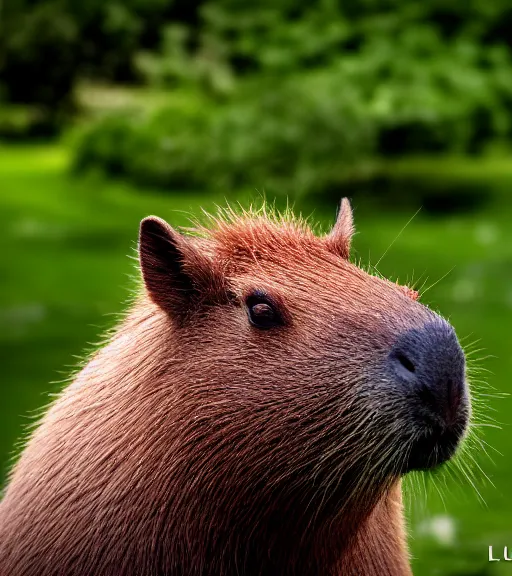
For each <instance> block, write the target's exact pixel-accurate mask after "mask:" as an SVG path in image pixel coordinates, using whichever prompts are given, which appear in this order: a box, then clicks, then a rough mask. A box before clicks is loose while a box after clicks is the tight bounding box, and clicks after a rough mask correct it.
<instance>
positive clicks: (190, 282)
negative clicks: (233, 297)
mask: <svg viewBox="0 0 512 576" xmlns="http://www.w3.org/2000/svg"><path fill="white" fill-rule="evenodd" d="M139 259H140V267H141V271H142V277H143V279H144V284H145V286H146V290H147V292H148V294H149V296H150V298H151V299H152V300H153V302H155V304H157V305H158V306H160V307H161V308H162V309H164V310H165V311H166V312H168V313H169V314H170V315H172V316H184V315H186V314H187V313H189V312H190V311H191V308H192V306H193V305H194V303H195V302H197V301H198V300H201V299H203V297H206V295H207V293H208V291H210V290H212V288H213V287H214V286H215V274H214V271H213V267H212V263H211V262H210V260H209V259H208V258H207V257H206V256H204V255H203V254H202V253H201V252H200V251H199V250H198V248H197V247H196V246H194V244H193V243H192V241H191V239H190V238H188V237H186V236H184V235H182V234H180V233H179V232H177V231H176V230H174V229H173V228H172V227H171V226H169V224H167V222H165V220H162V219H161V218H158V217H156V216H149V217H148V218H144V220H142V222H141V224H140V233H139Z"/></svg>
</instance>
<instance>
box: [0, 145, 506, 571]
mask: <svg viewBox="0 0 512 576" xmlns="http://www.w3.org/2000/svg"><path fill="white" fill-rule="evenodd" d="M67 164H68V157H67V153H66V148H64V147H63V146H59V145H51V146H48V145H47V146H32V147H15V146H11V147H0V238H1V242H2V246H3V247H4V256H3V257H2V259H1V260H0V327H1V328H2V329H1V330H0V362H1V366H2V370H1V375H2V394H1V399H2V401H1V404H0V469H1V474H0V482H1V480H2V478H4V477H5V472H6V470H7V468H8V459H9V456H10V455H12V454H13V453H14V445H15V442H16V441H18V440H19V439H20V438H21V437H22V434H23V430H24V428H25V427H26V426H27V424H28V423H30V422H31V421H32V416H33V415H34V413H37V412H38V411H39V410H40V408H41V406H44V405H45V404H46V403H47V402H48V399H49V398H48V393H49V392H55V391H57V390H59V388H60V387H61V385H62V384H61V383H62V381H63V380H64V379H65V378H66V376H67V374H68V373H69V372H70V371H71V370H72V369H73V366H75V365H76V363H77V361H78V360H77V359H78V358H80V357H83V355H84V353H85V352H86V351H87V350H88V349H90V348H91V347H92V346H93V345H94V343H95V342H98V341H99V340H100V338H101V335H102V333H103V332H104V331H105V329H107V328H108V327H110V326H111V325H112V324H113V323H114V322H115V321H116V313H118V312H120V311H121V310H123V308H124V303H125V302H126V301H127V299H129V297H130V294H131V290H133V288H134V286H135V285H136V277H137V270H136V267H135V261H134V259H133V257H134V255H135V251H134V250H135V247H136V238H137V227H138V222H139V220H140V219H141V218H142V217H143V216H145V215H148V214H152V213H154V214H158V215H160V216H162V217H164V218H166V219H168V220H169V221H170V222H172V223H173V224H175V225H183V224H187V220H188V217H189V215H191V214H194V213H197V212H198V210H199V207H204V208H206V209H212V208H213V207H214V204H215V203H216V202H217V203H221V204H223V203H224V198H223V197H222V196H218V197H214V196H212V195H209V194H204V193H202V194H201V193H197V194H191V193H186V194H185V193H180V192H178V191H176V192H168V191H167V192H162V191H157V190H144V189H137V190H135V189H133V188H132V187H130V186H129V185H126V184H124V183H122V182H112V181H105V180H104V179H103V178H101V177H100V176H98V175H88V176H87V177H83V176H82V177H80V178H77V177H74V176H72V175H70V174H69V172H68V170H67ZM465 166H466V169H465V168H464V162H459V163H458V164H456V166H455V168H454V169H453V170H450V164H449V163H446V162H443V163H442V165H441V164H439V166H438V168H439V169H436V164H429V163H426V164H425V163H420V164H419V168H418V166H416V168H415V169H414V170H415V174H416V176H417V174H418V173H421V171H422V170H423V171H424V172H425V179H426V182H422V190H424V189H425V188H428V187H431V189H432V191H433V192H432V195H430V196H429V195H427V196H424V197H425V198H427V200H428V202H426V205H427V208H428V209H423V210H421V211H420V212H419V214H418V215H417V216H416V217H415V218H414V219H413V220H412V221H411V222H410V223H409V225H408V226H407V227H406V228H405V229H404V230H403V232H402V233H401V234H400V235H399V237H398V238H397V235H398V234H399V232H400V231H401V229H402V228H403V226H404V224H405V223H406V222H407V221H408V220H409V219H410V217H411V216H412V215H413V214H414V213H415V211H416V208H417V207H418V202H417V201H416V200H415V199H414V198H415V196H413V194H412V192H409V197H410V198H412V199H411V200H410V201H409V202H400V206H401V208H400V209H398V208H397V207H396V205H394V204H391V203H390V202H388V203H384V202H381V201H378V199H377V200H372V201H369V200H366V199H364V198H361V197H360V196H357V195H356V197H355V200H354V208H355V217H356V225H357V229H358V232H359V233H358V234H357V235H356V237H355V251H356V253H357V255H358V256H359V257H360V258H361V259H362V261H363V262H367V261H368V259H370V260H371V262H372V263H373V264H375V263H377V261H378V260H379V259H380V258H381V256H382V255H383V254H385V256H384V257H383V258H382V260H381V261H380V262H379V265H378V268H379V270H380V271H381V272H382V273H384V274H387V275H390V276H392V277H393V278H396V277H398V278H400V280H401V281H403V282H405V281H406V280H411V278H413V277H414V279H417V280H418V284H419V285H420V286H421V285H422V284H423V283H424V282H425V289H424V290H426V291H425V296H424V298H423V301H425V302H426V303H428V304H429V305H431V306H433V307H434V308H435V309H437V310H439V311H440V312H441V313H443V315H445V316H447V317H449V319H450V320H451V321H452V322H453V324H454V325H455V327H456V329H457V332H458V334H459V336H460V337H461V339H462V340H463V343H464V344H466V343H472V342H475V344H474V346H473V348H475V349H481V351H480V352H477V353H476V354H475V355H476V356H477V357H478V356H480V357H485V356H488V358H487V359H484V360H481V361H480V362H479V366H481V367H483V368H485V369H486V370H488V371H489V372H488V373H487V372H484V373H483V374H480V377H483V378H485V379H487V381H488V383H489V386H487V385H484V384H481V383H478V382H476V381H475V382H474V383H473V385H474V386H475V388H477V387H478V388H480V392H479V394H480V397H481V398H482V400H483V401H484V402H486V403H487V405H488V408H487V409H481V410H480V413H481V415H478V418H479V419H486V420H489V419H490V418H493V419H495V420H497V421H498V422H501V423H502V428H501V429H495V428H487V427H486V428H482V429H481V430H480V432H481V433H484V434H485V436H484V437H483V438H484V440H485V442H486V443H488V445H489V446H488V447H487V451H488V453H489V456H486V455H485V454H484V453H483V450H481V449H479V450H477V449H475V457H476V458H477V461H478V462H479V465H480V466H481V467H482V469H483V471H484V472H485V474H486V475H487V476H488V477H489V479H490V480H486V479H485V477H484V475H483V474H482V473H481V472H480V471H479V470H478V468H475V478H474V480H473V483H474V486H472V485H471V484H470V482H469V481H468V480H467V479H463V478H462V477H459V478H457V479H455V478H454V479H451V477H450V476H449V475H444V476H442V477H440V478H437V479H434V478H429V479H427V481H426V482H425V484H423V481H422V479H421V478H416V481H415V482H411V481H409V482H408V485H409V484H411V485H412V484H414V486H408V491H407V492H408V495H407V506H408V510H409V517H410V522H409V524H410V533H411V545H412V552H413V555H414V557H415V560H414V569H415V574H417V575H419V576H427V575H435V574H438V575H446V576H447V575H451V576H454V575H456V574H457V575H460V576H463V575H464V576H469V575H470V574H473V575H474V576H476V575H477V574H478V575H484V574H497V575H499V574H507V573H512V568H510V564H508V563H504V562H500V563H493V564H489V563H488V562H487V553H488V546H489V545H493V546H494V548H495V550H497V551H499V549H500V547H501V548H502V547H503V545H507V544H509V545H510V546H512V499H510V498H509V497H508V488H509V486H510V478H511V477H512V429H511V427H510V424H511V422H512V417H511V416H510V413H511V409H510V400H508V399H506V398H505V399H502V398H490V397H489V396H487V395H488V394H491V393H493V392H495V391H502V392H509V391H510V388H511V386H510V383H509V375H510V374H511V373H512V354H511V349H510V346H511V338H510V330H511V325H512V322H511V320H512V226H511V222H512V196H509V194H508V188H509V187H510V184H511V183H512V170H511V165H509V164H504V163H503V162H501V163H500V164H499V167H493V165H492V164H489V163H486V162H483V161H482V162H481V163H480V165H477V164H476V163H468V162H467V161H466V165H465ZM494 168H496V169H494ZM396 169H397V171H399V172H400V174H401V176H404V175H405V178H406V179H405V180H404V182H405V181H406V182H408V183H409V184H410V182H411V180H410V179H411V173H410V172H411V170H409V171H408V170H407V168H406V167H405V168H404V167H403V166H399V167H397V168H396ZM431 173H433V174H434V175H436V174H437V175H436V176H435V177H432V178H430V176H429V174H431ZM453 179H456V180H457V181H458V182H462V184H464V182H465V180H467V181H468V185H469V183H470V181H474V180H478V181H479V186H480V188H479V189H478V191H475V192H474V194H475V199H476V200H475V202H468V203H465V204H464V205H463V206H459V209H458V211H456V212H453V213H451V214H447V213H446V212H444V211H443V212H442V213H441V212H439V210H437V209H436V208H435V207H436V202H435V201H433V200H432V198H434V200H435V198H436V197H437V196H436V190H438V187H439V186H440V185H441V184H442V182H443V181H446V180H450V181H452V180H453ZM409 190H411V188H409ZM412 190H414V189H413V188H412ZM400 193H401V194H402V195H403V194H405V192H403V191H401V192H400ZM374 196H375V192H374ZM239 197H240V198H242V200H243V201H246V200H247V194H241V195H231V196H229V198H230V199H238V198H239ZM394 198H395V200H396V199H397V198H398V196H397V195H396V193H395V197H394ZM297 209H302V210H303V211H304V212H305V213H306V214H312V218H313V220H319V221H321V222H322V223H323V224H324V226H327V225H328V224H329V222H331V221H332V219H333V218H334V212H335V199H334V198H333V197H330V198H329V199H326V198H324V199H322V200H317V201H315V200H314V199H309V200H308V199H305V200H302V201H301V202H300V203H298V204H297ZM395 240H396V241H395ZM391 244H392V245H391ZM390 245H391V247H390ZM388 247H390V249H389V251H387V249H388ZM431 285H432V288H431V289H428V287H429V286H431ZM491 387H492V389H491ZM494 389H495V390H494ZM497 451H498V452H499V453H498V452H497ZM491 458H492V460H493V461H494V463H493V462H492V461H491ZM446 478H448V479H447V480H446ZM409 488H410V489H409ZM477 491H478V493H479V494H480V496H478V495H477ZM491 568H492V569H491ZM507 569H508V570H507Z"/></svg>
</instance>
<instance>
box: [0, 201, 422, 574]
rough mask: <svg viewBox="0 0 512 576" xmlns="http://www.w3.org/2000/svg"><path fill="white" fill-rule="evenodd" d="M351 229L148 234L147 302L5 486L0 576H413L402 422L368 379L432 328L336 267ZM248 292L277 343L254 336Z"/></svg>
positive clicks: (284, 227) (258, 220) (259, 219)
mask: <svg viewBox="0 0 512 576" xmlns="http://www.w3.org/2000/svg"><path fill="white" fill-rule="evenodd" d="M347 210H350V208H349V206H348V204H344V205H342V210H341V214H340V217H339V219H338V224H337V225H336V227H335V229H334V231H333V233H331V235H329V236H327V237H323V238H322V237H317V236H315V235H314V234H313V233H312V232H311V231H310V230H309V228H307V226H305V225H304V224H301V223H300V222H297V221H292V220H287V219H285V220H282V221H275V220H274V219H272V218H267V217H265V216H258V215H256V216H254V215H253V216H245V217H240V218H232V219H231V220H230V221H224V220H219V221H216V222H214V224H213V226H212V230H210V231H208V232H206V231H205V230H203V231H202V234H200V236H199V237H195V238H191V237H186V236H181V235H179V234H178V233H177V232H175V231H174V230H172V229H171V228H170V227H168V226H167V225H166V224H165V223H163V222H161V221H158V220H156V219H150V220H146V221H145V222H144V223H143V226H142V229H141V240H140V254H141V267H142V271H143V277H144V283H145V286H146V291H145V293H144V294H142V295H141V297H140V299H139V301H138V302H137V304H136V305H135V306H134V307H133V309H132V310H131V312H130V314H129V315H128V317H127V319H126V320H125V322H124V323H123V324H122V325H121V326H120V327H119V329H118V330H117V332H116V334H115V335H114V337H113V338H112V339H111V341H110V343H109V344H108V345H107V346H106V347H105V348H103V349H102V350H100V351H98V352H97V353H96V354H95V355H94V356H93V357H92V358H91V360H90V361H89V363H88V364H87V365H86V366H85V368H84V369H83V370H82V371H81V372H80V373H79V374H78V375H77V377H76V378H75V380H74V382H73V383H72V384H71V385H70V386H68V387H67V388H66V389H65V390H64V391H63V393H62V394H61V396H60V397H59V398H58V399H57V400H56V401H55V402H54V403H53V405H52V406H51V407H50V409H49V410H48V412H47V414H46V415H45V416H44V418H43V419H42V420H41V422H40V425H39V426H38V428H37V429H36V430H35V432H34V433H33V435H32V437H31V438H30V441H29V442H28V444H27V446H26V448H25V450H24V452H23V454H22V456H21V458H20V460H19V462H18V463H17V465H16V466H15V468H14V470H13V472H12V474H11V478H10V482H9V485H8V487H7V489H6V492H5V496H4V498H3V501H2V502H1V504H0V574H1V575H2V576H7V575H8V576H36V575H37V576H76V575H89V574H90V575H93V574H94V575H95V576H113V575H116V576H156V575H158V576H164V575H166V576H178V575H183V576H192V575H194V576H195V575H205V576H210V575H211V576H213V575H218V576H231V575H233V576H234V575H235V574H240V575H244V576H252V575H267V576H268V575H283V576H286V575H289V576H292V575H295V576H306V575H307V576H313V575H317V576H320V575H321V576H329V575H331V576H335V575H343V576H356V575H357V576H377V575H378V576H385V575H396V576H405V575H408V574H410V569H409V567H408V560H407V552H406V546H405V538H404V529H403V520H402V516H403V514H402V505H401V495H400V481H399V474H398V472H397V470H398V469H399V466H398V465H399V461H398V460H399V459H400V457H401V456H397V454H399V452H398V451H397V452H396V453H395V451H394V449H395V448H396V446H394V445H393V433H394V431H395V430H396V428H397V426H400V425H401V422H400V414H399V413H398V412H397V410H396V409H395V408H394V405H393V402H392V401H391V400H389V398H388V397H387V396H386V395H385V394H384V391H383V390H382V389H383V388H385V386H380V388H379V387H375V384H374V381H373V379H372V377H371V374H373V372H372V371H374V370H377V369H378V366H379V362H381V360H382V358H383V357H384V355H385V354H386V351H387V350H388V348H389V346H390V345H392V343H393V342H394V341H395V340H396V338H397V337H398V335H399V334H400V333H401V332H402V331H403V330H406V329H408V328H410V327H414V326H419V325H421V324H422V323H423V322H425V321H426V320H427V319H429V318H430V317H432V316H433V314H432V312H430V311H429V310H427V309H426V308H425V307H423V306H422V305H420V304H419V303H418V302H416V301H415V299H416V296H417V295H416V294H415V293H413V292H412V291H411V292H409V291H408V290H404V289H402V288H401V287H398V286H396V285H395V284H393V283H391V282H388V281H387V280H383V279H380V278H377V277H374V276H370V275H368V274H367V273H366V272H364V271H363V270H361V269H359V268H357V267H356V266H354V265H353V264H351V263H349V261H348V260H347V257H348V250H349V246H350V236H351V233H352V219H351V215H350V214H348V213H347ZM254 289H265V290H266V291H268V292H269V293H270V294H272V297H273V299H274V300H275V301H276V302H277V305H278V307H279V308H281V311H282V313H283V317H284V318H285V319H286V324H285V326H282V327H279V328H276V329H271V330H259V329H258V328H254V327H253V326H251V325H250V324H249V322H248V317H247V311H246V309H245V304H244V298H245V297H246V295H247V294H249V293H250V292H251V291H252V290H254ZM404 457H405V456H404Z"/></svg>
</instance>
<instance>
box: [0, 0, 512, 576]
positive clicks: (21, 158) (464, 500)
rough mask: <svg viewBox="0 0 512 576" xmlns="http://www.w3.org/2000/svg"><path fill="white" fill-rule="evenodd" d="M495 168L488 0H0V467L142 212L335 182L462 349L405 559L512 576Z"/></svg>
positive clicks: (393, 273) (508, 246) (497, 33)
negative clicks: (465, 380) (441, 442)
mask: <svg viewBox="0 0 512 576" xmlns="http://www.w3.org/2000/svg"><path fill="white" fill-rule="evenodd" d="M511 184H512V6H511V5H509V2H506V1H505V0H493V1H492V2H489V1H488V0H485V1H484V0H472V1H471V0H470V1H468V2H460V1H455V0H443V1H441V0H424V1H423V2H421V3H420V2H406V1H404V0H387V1H386V0H352V1H351V2H342V1H341V0H312V1H309V2H305V1H303V0H296V1H295V2H292V1H291V0H274V1H272V2H270V1H267V2H265V1H263V0H255V1H253V2H251V3H247V2H242V1H241V0H202V1H200V0H194V1H192V0H124V1H121V0H119V1H114V0H106V1H105V0H101V1H100V0H82V1H81V2H76V1H72V0H30V1H29V0H3V1H0V240H1V243H2V247H3V256H2V258H1V259H0V365H1V372H0V373H1V375H2V385H1V394H0V484H2V483H3V482H4V480H5V477H6V473H7V470H8V467H9V463H10V461H11V460H12V458H13V457H14V455H15V454H16V450H17V448H16V445H17V444H16V443H17V441H19V440H20V439H21V438H22V436H23V431H24V430H25V429H26V427H27V426H28V424H30V422H31V421H32V419H33V415H34V414H37V413H39V411H40V409H41V407H42V406H44V405H45V404H46V403H47V402H48V399H49V397H48V393H52V392H56V391H58V390H59V389H60V388H61V386H62V381H63V380H64V379H65V378H66V376H67V375H68V374H69V373H70V371H71V370H72V369H73V367H74V366H76V364H77V362H78V359H79V358H82V357H83V356H84V354H85V353H86V351H87V350H90V349H91V348H92V347H93V346H94V343H95V342H98V341H99V339H100V336H101V335H102V333H103V332H104V331H105V330H106V329H107V328H109V327H110V326H112V325H113V324H114V323H115V322H116V313H118V312H120V311H121V310H123V308H124V307H125V303H126V301H127V300H129V298H130V295H131V290H133V288H134V287H135V286H136V280H135V279H134V276H136V275H137V271H136V268H135V262H134V261H133V259H132V258H130V257H133V256H134V255H135V251H134V250H135V248H136V237H137V227H138V223H139V220H140V219H141V218H142V217H143V216H146V215H148V214H158V215H160V216H162V217H164V218H166V219H168V220H169V221H170V222H171V223H172V224H173V225H186V224H187V223H188V219H189V217H190V216H193V215H195V214H198V213H199V210H200V208H205V209H207V210H212V209H215V205H216V204H221V205H223V204H225V202H226V201H229V202H241V203H242V204H244V205H247V204H248V203H249V202H251V201H254V200H256V202H258V201H259V199H261V197H262V196H263V195H264V196H266V198H267V200H269V201H271V202H274V201H275V203H276V204H277V206H278V207H279V206H285V205H286V202H287V201H288V199H289V200H290V201H291V203H292V204H293V205H294V206H295V209H296V210H297V211H301V212H302V213H304V214H306V215H311V218H312V221H314V222H320V223H321V224H322V225H323V226H324V229H327V227H328V226H329V225H330V224H332V222H333V220H334V215H335V211H336V206H337V204H338V202H339V199H340V198H341V197H342V196H344V195H346V196H349V197H350V198H351V199H352V203H353V207H354V210H355V219H356V225H357V229H358V232H359V233H358V234H357V235H356V237H355V241H354V244H355V246H354V254H355V257H357V258H360V259H361V260H362V262H363V263H366V264H367V263H369V262H370V263H372V264H373V265H376V264H377V262H378V269H379V270H380V271H381V272H382V273H384V274H385V275H388V276H390V277H391V278H393V279H396V278H398V279H400V281H402V282H404V283H405V282H414V283H415V284H416V285H417V286H419V287H422V286H423V287H424V288H423V292H424V296H423V301H424V302H426V303H427V304H429V305H431V306H432V307H434V308H435V309H436V310H439V311H440V312H441V313H442V314H443V315H445V316H446V317H448V318H449V319H450V320H451V321H452V322H453V324H454V325H455V327H456V329H457V332H458V334H459V336H460V337H461V339H462V340H463V343H464V344H465V345H468V349H469V350H470V351H473V352H472V356H471V358H472V363H473V365H474V366H476V367H479V371H476V370H475V371H474V378H473V381H472V385H473V386H474V388H475V390H477V393H478V396H479V398H480V400H481V404H479V407H477V415H476V419H477V420H478V422H479V423H482V426H478V427H477V431H478V436H479V438H480V439H481V441H480V443H478V442H477V443H475V445H474V446H473V449H472V452H473V454H474V458H475V459H476V463H477V464H475V465H472V470H473V476H470V478H469V479H468V478H465V477H464V476H463V475H461V474H459V475H456V474H455V473H454V474H444V475H441V476H440V477H434V478H430V477H429V478H427V479H426V480H425V481H424V479H423V477H416V478H414V479H413V480H412V481H411V480H408V482H407V484H408V486H407V497H406V502H407V513H408V517H409V527H410V536H411V539H410V540H411V551H412V555H413V568H414V572H415V574H416V575H418V576H427V575H443V576H449V575H451V576H455V575H457V576H471V575H473V576H477V575H479V576H483V575H495V574H496V575H500V574H504V575H505V574H512V565H511V564H510V563H506V562H504V561H501V562H495V563H489V562H488V560H487V558H488V546H490V545H492V546H493V547H494V550H495V555H498V556H499V555H500V554H501V553H502V551H503V546H504V545H510V546H512V498H511V497H510V496H509V493H508V492H509V491H508V488H509V486H510V478H511V477H512V429H511V427H510V424H511V423H512V418H511V417H510V416H509V414H510V401H509V400H508V399H507V398H506V397H501V396H500V393H507V392H509V390H510V387H511V385H510V381H509V375H510V374H511V373H512V354H511V350H510V343H511V339H510V329H511V320H512V196H511V195H510V193H509V189H510V187H511ZM418 209H420V211H419V212H418V213H417V215H416V216H415V217H414V218H413V219H412V221H411V222H410V223H409V224H408V225H407V226H406V227H405V229H403V228H404V225H405V224H406V223H407V222H408V221H409V220H410V219H411V217H412V216H413V215H414V214H415V213H416V212H417V210H418ZM388 249H389V250H388ZM382 256H384V257H383V258H382V259H381V257H382ZM494 421H495V422H497V423H498V424H499V425H500V428H494V427H492V426H487V425H485V424H489V423H491V424H492V422H494ZM484 449H485V450H484ZM485 452H487V454H486V453H485ZM468 462H469V460H468ZM479 467H480V468H481V469H480V468H479ZM434 476H439V475H434ZM486 476H487V477H488V478H486Z"/></svg>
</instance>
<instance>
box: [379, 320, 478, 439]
mask: <svg viewBox="0 0 512 576" xmlns="http://www.w3.org/2000/svg"><path fill="white" fill-rule="evenodd" d="M388 361H389V366H390V368H391V371H392V373H393V374H394V376H395V381H397V382H399V383H400V386H401V389H402V390H403V393H404V394H405V395H406V397H407V399H408V402H409V407H410V409H411V411H412V414H413V416H414V417H415V418H416V420H418V421H419V422H418V423H420V424H421V423H424V424H427V425H438V426H439V425H440V426H441V427H442V428H446V427H450V426H451V425H453V424H455V423H457V421H458V420H460V418H461V415H465V414H466V413H467V411H468V391H467V387H466V383H465V359H464V352H463V351H462V348H461V347H460V344H459V341H458V340H457V336H456V335H455V331H454V330H453V328H452V327H451V326H450V325H449V324H448V323H447V322H445V321H444V320H442V319H440V318H439V319H436V320H434V321H432V322H429V323H428V324H426V325H424V326H423V327H422V328H419V329H411V330H408V331H406V332H404V333H403V334H402V335H401V336H400V338H399V339H398V341H397V342H396V343H395V344H394V346H393V348H392V350H391V352H390V354H389V358H388Z"/></svg>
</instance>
